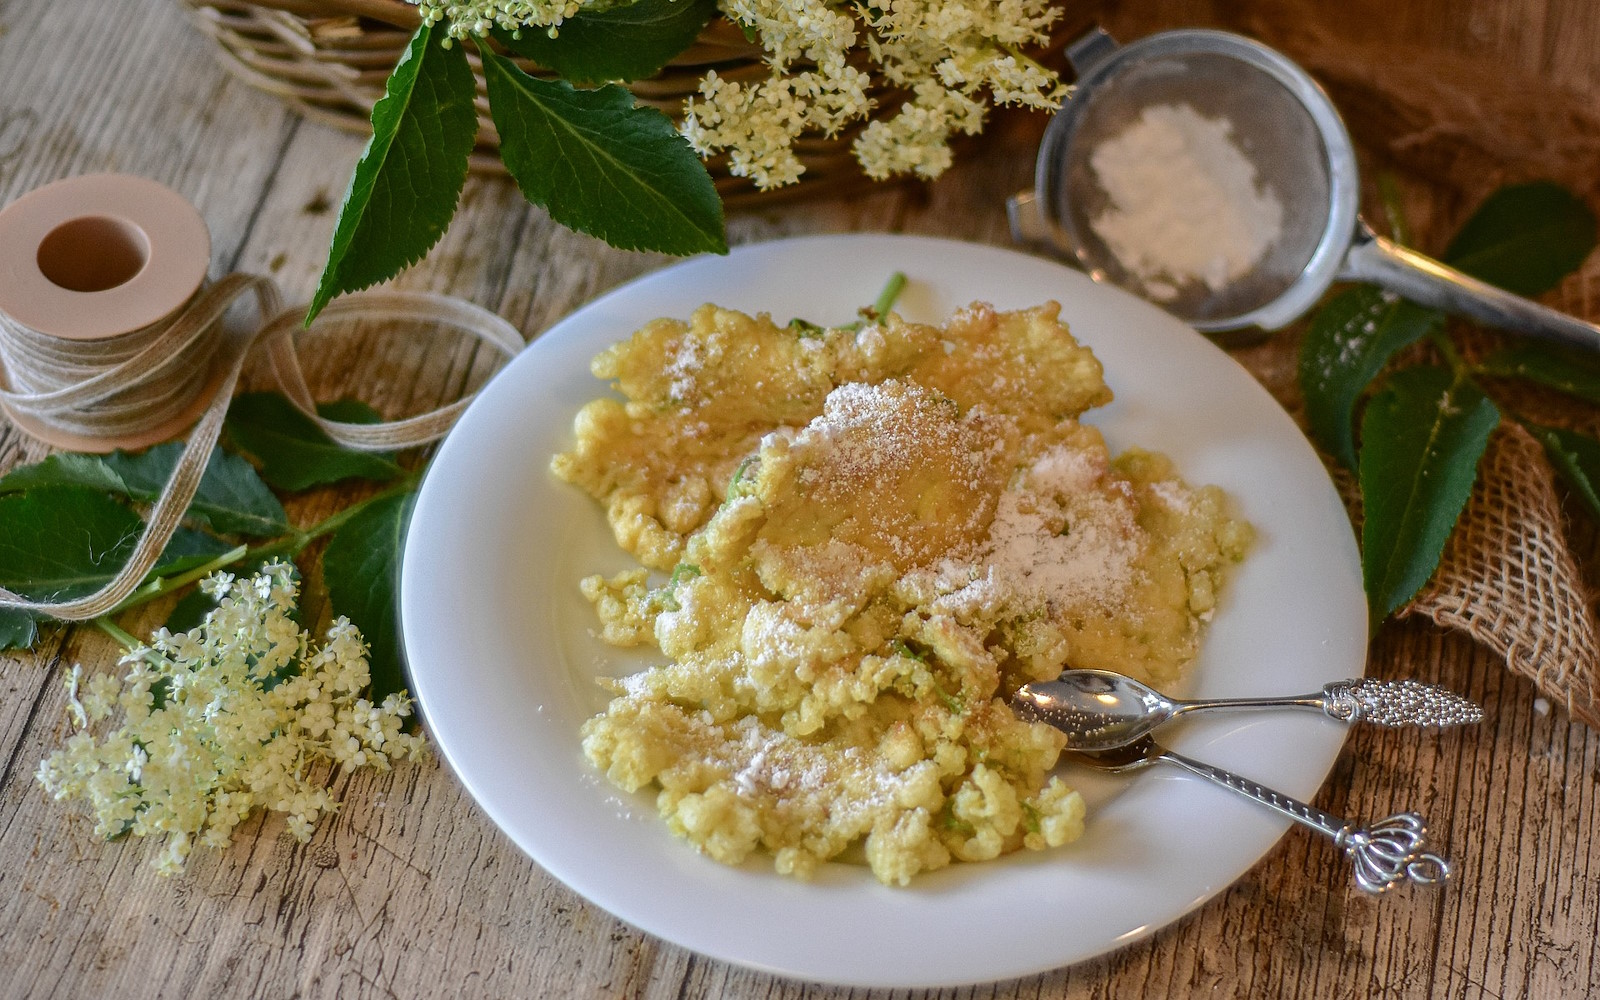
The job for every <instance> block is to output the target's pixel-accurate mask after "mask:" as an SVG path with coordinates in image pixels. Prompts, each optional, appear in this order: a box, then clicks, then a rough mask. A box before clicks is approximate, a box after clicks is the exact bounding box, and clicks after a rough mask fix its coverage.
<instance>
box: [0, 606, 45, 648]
mask: <svg viewBox="0 0 1600 1000" xmlns="http://www.w3.org/2000/svg"><path fill="white" fill-rule="evenodd" d="M38 641H39V620H38V619H37V618H35V617H34V616H33V615H30V614H29V613H28V612H26V611H20V610H18V609H16V608H0V652H5V651H6V650H8V649H32V648H33V644H34V643H36V642H38Z"/></svg>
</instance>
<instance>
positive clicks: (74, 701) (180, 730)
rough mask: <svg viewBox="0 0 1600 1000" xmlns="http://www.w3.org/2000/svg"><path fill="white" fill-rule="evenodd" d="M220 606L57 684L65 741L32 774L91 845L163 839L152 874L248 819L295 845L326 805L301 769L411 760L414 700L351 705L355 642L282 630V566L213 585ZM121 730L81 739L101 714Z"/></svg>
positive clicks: (342, 625)
mask: <svg viewBox="0 0 1600 1000" xmlns="http://www.w3.org/2000/svg"><path fill="white" fill-rule="evenodd" d="M202 588H203V590H204V591H205V593H207V594H209V595H211V596H212V597H213V598H216V599H217V601H218V604H217V607H216V609H215V610H213V611H212V612H211V613H210V614H209V615H207V616H206V620H205V622H204V623H203V624H202V625H201V626H200V627H199V628H197V629H193V630H191V631H189V632H186V633H180V634H173V633H171V632H169V631H167V630H166V629H161V630H159V631H158V632H156V633H155V634H154V635H153V636H152V637H151V641H150V645H149V646H148V647H145V646H137V647H135V648H133V649H130V650H129V651H128V652H127V654H126V655H124V656H123V658H122V660H121V664H120V665H121V666H123V667H125V668H126V673H125V674H124V675H123V677H122V678H121V680H118V679H117V678H116V677H114V676H112V675H110V674H96V675H93V676H91V677H89V678H88V681H87V683H85V681H84V678H83V671H82V669H81V668H79V667H73V669H72V672H71V674H70V675H69V676H68V677H67V678H66V685H67V689H68V708H69V711H70V714H71V716H72V719H73V723H74V725H75V726H76V727H77V728H78V729H79V730H80V731H79V732H77V733H74V734H73V735H72V736H71V737H70V738H69V739H68V740H67V743H66V746H65V747H63V748H62V749H60V750H57V751H56V752H55V753H52V754H51V755H50V756H49V757H47V758H46V759H45V760H44V761H43V762H42V763H40V765H39V769H38V772H37V775H36V776H37V778H38V780H39V783H40V784H41V785H43V786H44V788H45V790H46V791H48V792H49V793H51V794H52V795H54V796H55V798H57V799H58V800H59V799H68V798H81V799H85V800H87V801H88V802H89V804H90V806H91V808H92V809H93V810H94V814H95V821H96V823H95V832H96V833H97V834H99V835H100V836H104V837H117V836H121V835H123V834H132V835H134V836H139V837H146V836H154V835H160V836H164V837H166V845H165V848H164V849H163V850H162V852H161V855H160V857H159V858H158V859H157V862H156V865H157V868H158V869H159V870H160V871H161V872H162V873H163V874H172V873H173V872H176V871H179V870H181V869H182V868H183V865H184V862H185V861H186V859H187V858H188V856H189V853H190V851H191V849H192V848H193V845H194V844H195V843H196V842H199V843H201V844H204V845H206V846H209V847H223V846H226V844H227V843H228V840H229V838H230V837H231V836H232V834H233V829H234V827H236V826H237V825H238V824H239V823H241V822H242V821H243V820H244V818H245V817H246V816H248V815H249V814H250V812H251V811H252V810H254V809H256V808H258V807H261V808H266V809H271V810H274V811H277V812H283V813H286V814H287V820H286V823H287V827H288V829H289V832H290V833H292V834H293V835H294V836H295V838H296V839H298V840H300V841H302V842H303V841H306V840H309V839H310V837H311V834H312V832H313V830H314V829H315V826H316V822H317V820H318V818H320V817H321V816H323V815H325V814H326V813H329V812H332V811H333V810H335V809H337V808H338V803H337V802H335V801H334V800H333V798H332V797H331V796H330V795H329V794H328V791H327V789H326V788H325V787H323V786H322V785H321V784H319V783H317V782H315V781H314V780H313V776H312V771H313V765H315V764H317V763H338V764H343V765H347V766H356V767H358V766H361V765H363V764H368V765H372V766H375V767H378V768H380V769H385V770H386V769H387V768H388V767H389V763H390V761H391V760H398V759H400V758H409V759H413V760H415V759H418V758H419V757H421V756H423V755H424V754H425V752H426V744H425V742H424V740H423V739H422V738H421V737H420V736H413V735H410V734H407V733H405V732H402V731H401V730H402V724H403V721H404V720H405V718H406V717H408V716H409V715H410V714H411V700H410V699H409V698H407V697H405V696H404V695H389V696H388V697H387V698H385V699H384V701H383V704H381V705H378V706H374V705H373V704H372V703H371V702H370V701H368V700H367V699H366V698H363V697H361V692H362V691H363V690H365V688H366V687H367V684H368V682H369V680H370V677H369V673H368V670H367V659H366V646H365V644H364V643H363V642H362V639H361V634H360V632H358V631H357V630H356V629H355V627H354V626H352V625H351V624H350V623H349V621H347V620H346V619H343V618H340V619H339V620H338V621H336V622H335V623H334V624H333V627H332V628H330V629H329V631H328V634H327V637H326V638H325V640H324V641H323V642H322V644H321V645H320V646H314V645H313V643H312V639H311V636H310V634H309V633H307V632H305V631H304V630H302V629H301V628H300V627H299V625H298V624H296V623H295V621H294V619H293V614H294V610H295V601H296V600H297V598H298V596H299V594H298V587H297V583H296V581H295V577H294V573H293V567H292V566H290V565H289V564H288V563H272V564H269V565H267V566H265V567H263V568H262V570H261V572H259V573H258V574H256V575H255V576H252V577H249V578H246V579H235V578H234V577H232V576H230V575H228V574H216V575H214V576H212V577H210V578H209V579H208V580H207V581H206V582H205V583H204V584H202ZM119 709H120V711H121V713H122V717H121V719H120V724H119V725H117V726H116V728H114V729H111V730H110V731H109V732H106V733H104V734H103V735H101V736H100V737H98V738H97V737H96V736H95V735H94V734H93V732H92V731H91V728H90V727H92V726H94V725H96V724H97V723H100V722H102V721H104V720H105V719H107V718H108V717H109V716H110V715H111V714H112V713H113V712H114V711H116V710H119Z"/></svg>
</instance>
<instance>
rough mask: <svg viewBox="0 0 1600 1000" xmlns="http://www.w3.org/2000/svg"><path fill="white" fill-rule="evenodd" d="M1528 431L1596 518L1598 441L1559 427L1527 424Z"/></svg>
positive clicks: (1598, 509) (1598, 503)
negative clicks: (1536, 439)
mask: <svg viewBox="0 0 1600 1000" xmlns="http://www.w3.org/2000/svg"><path fill="white" fill-rule="evenodd" d="M1528 430H1529V431H1530V432H1532V434H1533V436H1534V437H1536V438H1538V439H1539V443H1540V444H1541V445H1543V446H1544V453H1545V455H1547V456H1548V457H1549V459H1550V464H1551V465H1553V466H1555V469H1556V471H1557V472H1558V473H1560V474H1561V478H1562V479H1564V480H1565V481H1566V483H1567V485H1568V486H1569V487H1571V488H1572V492H1574V493H1576V494H1577V495H1578V499H1579V500H1582V501H1583V505H1584V506H1585V507H1587V508H1589V513H1590V514H1592V515H1594V516H1595V517H1597V518H1600V441H1596V440H1595V439H1594V438H1592V437H1587V436H1585V435H1583V434H1579V433H1577V432H1576V431H1569V430H1565V429H1563V428H1560V427H1540V426H1537V425H1532V424H1530V425H1528Z"/></svg>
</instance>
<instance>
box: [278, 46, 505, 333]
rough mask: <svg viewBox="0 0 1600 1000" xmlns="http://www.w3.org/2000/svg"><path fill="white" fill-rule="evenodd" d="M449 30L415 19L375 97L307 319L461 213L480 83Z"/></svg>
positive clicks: (408, 256) (426, 246)
mask: <svg viewBox="0 0 1600 1000" xmlns="http://www.w3.org/2000/svg"><path fill="white" fill-rule="evenodd" d="M436 31H437V35H436V34H435V32H436ZM443 37H444V26H443V24H442V23H441V24H439V25H430V24H426V23H424V24H423V25H422V26H421V27H419V28H417V31H416V34H414V35H412V36H411V41H410V43H409V44H408V45H407V46H406V51H405V53H404V54H403V55H402V56H401V57H400V62H399V64H398V65H396V66H395V68H394V72H392V73H391V74H389V82H388V85H387V87H386V88H385V90H384V95H383V97H382V98H381V99H379V101H378V103H377V104H375V105H373V108H372V138H371V139H370V140H368V142H367V148H366V149H365V150H364V151H363V152H362V154H361V159H360V161H358V162H357V163H356V169H355V173H354V174H352V175H351V177H350V186H349V187H348V188H347V189H346V190H345V195H344V202H343V203H342V204H341V205H340V206H339V221H338V223H337V225H336V226H335V228H334V233H333V242H332V244H331V245H330V246H329V247H328V262H327V263H326V264H325V265H324V266H323V269H322V277H321V278H320V279H318V281H317V291H316V294H315V295H313V296H312V297H311V306H310V308H309V309H308V310H307V312H306V320H305V321H306V323H307V325H309V324H310V323H311V320H312V319H314V318H315V317H316V315H317V313H319V312H321V311H322V307H323V306H325V305H327V304H328V300H329V299H331V298H333V297H334V296H335V295H339V294H342V293H344V292H353V291H356V290H357V289H361V288H366V287H367V286H369V285H375V284H377V283H378V282H380V281H385V280H387V279H389V278H392V277H394V276H395V275H396V274H398V273H399V272H400V271H401V270H402V269H403V268H405V267H407V266H409V265H411V264H414V263H415V262H416V261H418V260H420V259H421V258H422V256H423V255H424V254H426V253H427V252H428V251H429V250H431V249H432V248H433V245H434V244H435V243H437V242H439V237H441V236H443V235H444V231H445V227H446V226H448V225H449V224H450V217H451V216H452V215H454V214H455V211H456V202H457V201H458V200H459V199H460V197H461V188H462V186H463V185H464V184H465V183H466V179H467V158H468V156H469V155H470V154H471V152H472V146H473V143H474V142H475V141H476V140H477V134H478V114H477V111H476V110H475V109H474V107H473V100H474V98H475V97H476V87H477V85H476V83H475V82H474V79H473V75H472V68H471V67H470V66H469V65H468V64H467V55H466V51H465V50H464V49H462V47H461V45H460V44H453V45H451V47H450V48H445V47H444V46H443V45H441V44H440V42H441V40H443Z"/></svg>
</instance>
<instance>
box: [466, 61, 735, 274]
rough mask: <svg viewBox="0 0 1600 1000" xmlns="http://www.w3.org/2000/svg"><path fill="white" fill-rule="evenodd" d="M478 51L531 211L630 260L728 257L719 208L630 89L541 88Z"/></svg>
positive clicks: (670, 132) (690, 162)
mask: <svg viewBox="0 0 1600 1000" xmlns="http://www.w3.org/2000/svg"><path fill="white" fill-rule="evenodd" d="M481 51H482V54H483V73H484V79H485V80H486V81H487V83H488V87H489V110H490V112H491V113H492V114H493V115H494V122H495V127H496V128H497V129H499V131H500V158H501V160H503V161H504V162H505V165H506V170H508V171H509V172H510V173H511V176H512V178H513V179H514V180H515V181H516V182H517V187H519V188H521V189H522V193H523V195H525V196H526V197H527V199H528V200H529V201H531V202H533V203H534V204H536V205H541V206H543V207H544V208H545V209H546V210H547V211H549V213H550V217H551V218H553V219H555V220H556V221H557V222H559V223H561V224H562V225H564V226H567V227H568V228H571V229H577V230H579V231H581V232H585V233H589V234H590V235H592V236H598V237H600V238H601V239H603V240H605V241H606V242H607V243H610V244H611V245H612V246H615V247H619V248H621V249H624V250H658V251H661V252H663V253H670V254H679V255H687V254H693V253H700V252H702V251H711V252H714V253H727V252H728V244H727V240H726V238H725V237H724V235H723V223H722V200H721V198H719V197H718V196H717V189H716V187H715V186H713V185H712V183H711V175H709V174H707V173H706V168H705V164H703V163H701V162H700V157H699V156H698V155H697V154H696V153H695V151H694V150H693V149H692V148H690V146H689V143H688V141H687V140H686V139H684V138H683V136H681V135H679V134H678V130H677V128H676V127H675V126H674V125H673V124H672V119H670V118H668V117H667V116H666V115H664V114H662V113H661V112H659V111H657V110H655V109H654V108H649V107H636V106H635V105H634V101H633V94H631V93H629V92H628V90H627V89H626V88H624V87H619V86H616V85H614V84H612V85H608V86H605V87H601V88H600V89H599V90H576V89H574V88H573V87H572V85H571V84H568V83H565V82H563V81H560V80H536V79H534V78H533V77H531V76H529V75H528V74H526V73H524V72H522V71H521V70H520V69H518V68H517V67H516V64H514V63H512V62H511V60H509V59H506V58H504V57H501V56H497V55H495V54H494V53H492V52H490V51H488V48H487V46H485V47H484V48H483V49H482V50H481Z"/></svg>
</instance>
